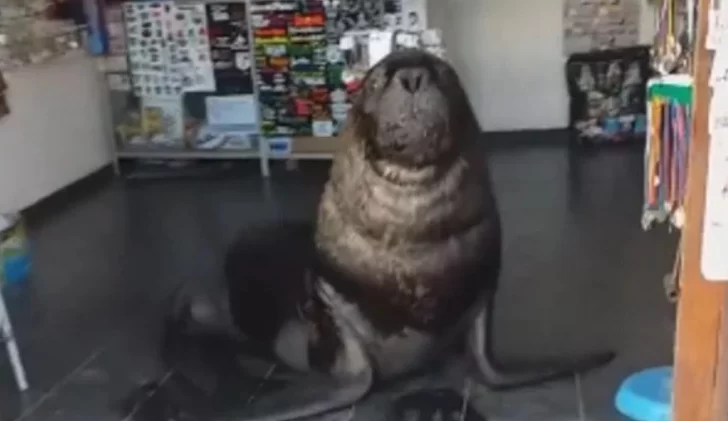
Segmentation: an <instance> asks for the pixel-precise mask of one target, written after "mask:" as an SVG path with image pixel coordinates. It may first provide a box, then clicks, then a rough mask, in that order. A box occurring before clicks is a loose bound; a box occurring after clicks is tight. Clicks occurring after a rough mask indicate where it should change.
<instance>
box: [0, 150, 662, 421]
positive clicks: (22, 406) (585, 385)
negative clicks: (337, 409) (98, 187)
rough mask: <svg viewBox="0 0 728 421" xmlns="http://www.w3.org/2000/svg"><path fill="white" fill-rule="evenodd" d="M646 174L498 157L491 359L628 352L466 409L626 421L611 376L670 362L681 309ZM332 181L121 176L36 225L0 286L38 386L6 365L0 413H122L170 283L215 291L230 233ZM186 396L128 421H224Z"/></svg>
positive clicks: (301, 210)
mask: <svg viewBox="0 0 728 421" xmlns="http://www.w3.org/2000/svg"><path fill="white" fill-rule="evenodd" d="M641 163H642V157H641V154H640V153H639V152H634V151H626V150H622V151H604V152H602V153H599V154H597V155H593V156H585V157H581V158H578V159H573V158H570V155H569V154H568V153H567V151H566V150H565V149H562V148H558V147H545V148H541V149H539V148H536V149H522V150H504V151H500V152H497V153H495V154H493V156H492V166H493V176H494V180H495V183H496V188H497V190H498V197H499V202H500V207H501V210H502V214H503V223H504V228H505V237H506V239H505V241H506V243H505V272H504V274H503V280H502V291H501V292H500V296H499V303H500V307H499V309H498V311H497V321H496V325H497V333H496V340H497V342H498V345H497V349H498V352H499V354H500V355H502V356H503V357H504V359H506V358H507V359H511V358H513V359H531V358H538V357H540V356H545V357H553V356H558V355H561V354H567V355H568V354H576V353H580V352H586V351H589V350H596V349H603V348H607V347H611V348H614V349H615V350H616V351H618V353H619V356H618V358H617V359H616V361H615V362H614V363H612V364H611V365H610V366H608V367H606V368H604V369H602V370H599V371H597V372H594V373H591V374H589V375H586V376H584V377H582V378H579V379H577V380H578V381H574V380H570V381H562V382H556V383H554V384H548V385H545V386H543V387H540V388H532V389H527V390H519V391H513V392H507V393H492V392H490V391H488V390H486V389H484V388H481V387H479V386H477V385H475V386H473V388H472V394H471V397H472V399H471V403H472V406H473V407H474V408H476V409H477V410H478V411H480V412H482V413H483V414H485V415H487V417H488V419H489V420H492V421H531V420H534V421H551V420H553V421H557V420H558V421H571V420H585V419H586V420H591V421H611V420H620V419H621V418H620V417H619V416H618V415H617V414H616V413H615V412H614V410H613V408H612V398H613V394H614V391H615V388H616V386H617V385H618V383H619V381H620V380H621V379H623V378H624V377H625V376H626V375H628V374H629V373H631V372H633V371H635V370H638V369H642V368H646V367H650V366H654V365H659V364H665V363H668V362H669V361H670V354H671V342H672V330H673V321H672V317H673V314H672V308H671V306H670V305H668V303H667V302H666V300H665V298H664V292H663V290H662V283H661V278H662V276H663V274H664V273H665V272H666V271H667V270H668V269H669V268H670V267H671V264H672V256H673V249H674V245H675V238H674V236H670V235H668V234H667V233H666V230H665V229H656V230H653V231H650V232H646V233H645V232H643V231H642V230H641V228H640V224H639V221H640V212H641V202H642V191H641V189H642V187H641V186H642V170H641ZM319 165H320V164H319ZM325 176H326V171H325V170H324V169H322V168H316V165H304V166H303V167H302V169H301V171H300V172H298V173H294V174H286V173H285V172H284V171H283V170H282V169H280V170H278V171H276V173H275V176H274V179H273V180H272V181H271V182H270V183H267V184H266V183H263V182H261V180H260V179H259V178H258V177H257V176H255V175H254V174H253V173H252V172H251V173H250V174H247V173H246V174H242V173H241V174H240V175H239V176H238V177H226V178H220V179H209V178H208V179H204V180H203V179H200V180H184V181H181V180H177V181H174V180H171V181H170V180H168V181H151V182H136V181H135V182H127V183H122V182H119V183H117V184H115V185H113V186H111V187H109V188H108V189H106V190H104V191H102V192H100V193H98V194H95V195H94V196H93V197H89V198H87V199H85V200H83V201H82V202H80V203H76V204H74V205H73V206H71V207H69V208H67V209H65V210H63V211H62V212H60V213H58V214H57V215H55V216H54V217H53V218H51V219H49V220H47V221H44V222H43V223H42V224H39V225H38V226H35V227H33V229H32V239H33V246H34V259H35V260H34V264H35V267H34V274H33V277H32V280H30V281H29V282H28V283H27V284H24V285H21V286H17V287H11V288H8V289H6V291H5V294H6V299H7V301H8V305H9V307H10V310H11V313H12V316H13V321H14V324H15V327H16V330H17V335H18V337H19V340H20V342H21V348H22V352H23V357H24V359H25V363H26V365H27V369H28V374H29V378H30V381H31V383H32V389H31V391H30V392H29V393H27V394H26V395H24V396H20V395H18V394H17V393H16V392H15V390H14V383H13V382H12V377H11V374H10V370H9V367H8V363H7V361H6V360H5V356H4V355H0V420H1V421H9V420H16V419H22V420H59V421H60V420H64V421H65V420H69V421H83V420H93V421H103V420H120V419H123V418H124V415H125V414H124V411H123V410H122V409H123V406H124V405H123V402H121V401H120V399H122V398H123V397H124V396H125V394H126V393H127V392H128V391H129V390H130V388H132V387H133V386H134V385H138V384H141V383H143V382H144V381H147V380H150V379H153V378H159V377H162V376H164V374H165V373H166V368H165V367H164V366H163V365H162V364H160V361H159V358H158V353H159V350H158V345H159V332H160V328H161V323H160V316H161V314H162V306H161V303H163V301H164V299H165V298H166V296H167V295H168V294H169V293H170V291H171V290H172V288H173V287H174V286H175V285H177V284H178V283H180V282H191V283H195V284H196V285H199V287H200V288H207V287H210V286H213V287H214V286H216V285H217V284H218V283H219V281H220V277H221V276H220V270H221V265H220V261H221V255H222V253H223V251H224V247H225V244H226V243H227V242H228V241H229V240H230V239H231V237H232V235H234V233H235V231H236V230H237V228H239V227H241V226H243V225H245V224H254V223H257V222H260V221H263V220H271V219H274V218H278V217H307V216H311V215H313V212H314V209H315V203H316V200H317V198H318V194H319V192H320V189H321V184H322V181H323V179H324V178H325ZM463 371H464V370H463V368H462V367H461V365H460V364H458V363H457V361H456V363H455V364H454V365H453V366H450V367H448V368H446V369H445V370H444V372H445V375H440V374H437V375H435V374H433V375H432V376H430V378H428V379H422V380H421V381H420V382H419V383H422V382H424V383H426V384H428V385H430V386H432V384H433V383H442V384H445V385H451V386H453V387H456V388H460V387H462V382H463V377H464V376H463V374H464V373H463ZM257 386H258V385H257V384H256V383H251V384H247V385H241V386H239V388H238V389H236V390H235V393H234V394H233V395H231V396H227V397H226V399H233V400H236V401H238V402H245V401H246V400H247V399H248V396H249V395H250V394H251V393H259V392H256V391H257V390H259V389H258V387H257ZM182 389H183V387H182V384H181V382H179V381H176V380H175V375H174V374H172V375H171V377H169V381H168V382H167V386H166V388H163V390H162V391H160V392H159V393H158V395H157V396H156V397H154V398H152V400H151V402H148V403H147V404H146V405H145V406H143V407H141V408H137V410H138V412H137V414H136V417H135V419H138V420H149V421H167V420H168V419H170V417H169V414H164V413H160V412H159V408H157V407H155V406H154V400H155V399H158V398H159V397H160V396H162V397H163V396H165V394H179V395H181V396H184V399H185V402H186V403H187V404H189V406H190V407H189V408H188V409H189V411H191V412H192V413H197V414H198V417H197V418H198V419H201V420H208V419H209V420H212V419H215V417H214V416H213V415H211V412H214V411H212V410H211V408H212V407H213V406H214V405H205V404H203V403H204V402H208V403H209V401H210V399H207V400H204V399H202V398H201V397H200V396H197V397H195V396H194V394H193V393H192V392H190V391H185V390H182ZM231 393H232V392H231ZM387 399H389V397H388V395H386V394H385V395H383V394H375V395H374V396H372V397H371V398H370V399H369V400H368V402H367V403H366V404H363V405H360V406H358V407H357V408H356V417H355V419H357V420H372V421H374V420H376V419H377V418H380V417H381V416H380V415H377V414H375V412H377V411H378V410H379V408H380V407H381V404H382V402H386V401H387ZM128 409H129V408H126V410H128ZM155 410H157V412H156V413H155V412H154V411H155ZM340 415H341V416H340V419H349V418H350V417H348V415H350V414H349V413H348V412H347V414H340ZM178 419H179V418H178Z"/></svg>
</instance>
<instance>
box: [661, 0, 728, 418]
mask: <svg viewBox="0 0 728 421" xmlns="http://www.w3.org/2000/svg"><path fill="white" fill-rule="evenodd" d="M710 3H711V1H710V0H699V4H698V26H697V37H696V48H695V56H694V71H693V73H694V75H693V77H694V82H695V86H694V94H693V95H694V100H693V139H692V143H691V146H690V160H689V162H690V168H689V170H688V182H687V183H688V186H687V197H686V215H687V222H686V225H685V227H684V228H683V233H682V235H683V237H682V248H681V249H682V250H681V253H682V262H683V263H682V270H681V277H680V278H681V289H680V301H679V304H678V315H677V331H676V336H675V361H674V364H675V379H674V396H673V421H728V406H727V405H726V402H728V373H727V372H726V371H728V364H727V362H728V354H727V353H728V314H726V307H727V306H728V284H727V283H711V282H707V281H706V280H705V279H704V278H703V276H702V274H701V271H700V248H701V240H702V231H703V209H704V207H705V184H706V175H707V167H708V145H709V142H710V138H709V134H708V110H709V107H710V96H711V92H710V87H709V75H710V67H711V61H712V57H711V56H712V54H711V53H710V52H709V51H708V50H706V48H705V39H706V36H707V29H708V13H709V11H710ZM724 7H725V6H724ZM726 252H727V253H728V244H726ZM726 258H728V254H727V255H726Z"/></svg>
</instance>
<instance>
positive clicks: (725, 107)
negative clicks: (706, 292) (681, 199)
mask: <svg viewBox="0 0 728 421" xmlns="http://www.w3.org/2000/svg"><path fill="white" fill-rule="evenodd" d="M713 7H714V9H713V10H712V18H713V19H714V22H713V23H714V24H713V25H710V26H709V28H708V29H709V33H708V39H707V40H706V42H707V45H706V47H707V48H712V49H715V55H714V56H713V64H712V67H711V70H710V85H711V87H712V88H713V94H712V97H711V99H710V109H709V113H708V132H709V135H710V136H709V139H710V140H709V142H710V144H709V146H708V175H707V180H706V188H705V211H704V212H705V213H704V216H703V240H702V247H701V256H700V270H701V272H702V274H703V277H704V278H705V279H707V280H709V281H718V282H728V37H726V36H725V35H726V34H728V28H727V27H726V26H725V25H722V24H720V23H722V22H728V20H726V18H728V7H723V8H718V2H714V3H713Z"/></svg>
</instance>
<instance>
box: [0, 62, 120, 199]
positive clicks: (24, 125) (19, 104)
mask: <svg viewBox="0 0 728 421" xmlns="http://www.w3.org/2000/svg"><path fill="white" fill-rule="evenodd" d="M5 78H6V79H7V82H8V104H9V106H10V115H8V116H6V117H4V118H2V119H0V212H8V211H13V210H18V209H22V208H25V207H27V206H29V205H31V204H33V203H35V202H36V201H38V200H40V199H42V198H44V197H46V196H48V195H49V194H51V193H53V192H55V191H56V190H58V189H60V188H62V187H64V186H66V185H68V184H69V183H72V182H73V181H76V180H77V179H79V178H82V177H84V176H85V175H87V174H89V173H91V172H93V171H94V170H96V169H98V168H100V167H102V166H104V165H105V164H107V163H108V162H110V160H111V148H110V142H109V140H108V139H109V138H108V136H107V127H109V126H108V121H109V120H108V113H107V110H108V102H107V101H106V98H107V97H106V93H105V90H104V89H102V88H103V86H104V85H103V84H102V82H103V80H102V79H101V77H100V75H99V73H98V71H97V70H96V66H95V63H94V61H93V59H92V58H90V57H87V56H85V55H84V54H83V53H81V52H74V53H71V54H69V55H68V56H66V57H63V58H61V59H59V60H57V61H53V62H50V63H46V64H41V65H37V66H30V67H27V68H24V69H23V70H22V71H19V72H12V73H6V74H5Z"/></svg>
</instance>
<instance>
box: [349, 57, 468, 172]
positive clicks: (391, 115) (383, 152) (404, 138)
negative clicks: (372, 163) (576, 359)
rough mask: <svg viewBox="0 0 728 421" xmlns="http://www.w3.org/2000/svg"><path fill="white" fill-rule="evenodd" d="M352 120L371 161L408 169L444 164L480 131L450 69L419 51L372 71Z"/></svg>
mask: <svg viewBox="0 0 728 421" xmlns="http://www.w3.org/2000/svg"><path fill="white" fill-rule="evenodd" d="M350 119H351V122H352V124H353V129H354V130H355V131H356V134H357V138H358V139H360V140H362V141H364V142H366V150H367V153H368V154H370V155H371V156H370V158H373V159H376V160H382V161H386V162H391V163H394V164H397V165H400V166H406V167H424V166H429V165H432V164H437V163H439V162H442V161H443V160H445V159H446V158H447V157H449V156H453V155H455V153H456V152H457V151H458V150H459V148H460V147H461V146H462V142H465V141H469V140H468V139H470V138H472V137H473V136H471V133H469V131H473V130H475V131H477V130H478V129H477V122H476V121H475V117H474V116H473V113H472V110H471V108H470V103H469V102H468V98H467V96H466V94H465V90H464V89H463V87H462V84H461V83H460V79H459V78H458V76H457V74H456V73H455V70H454V69H453V68H452V66H450V65H449V64H448V63H446V62H445V61H444V60H441V59H440V58H438V57H436V56H434V55H432V54H429V53H427V52H425V51H422V50H415V49H405V50H400V51H395V52H393V53H391V54H389V55H388V56H386V57H385V58H384V59H382V60H381V61H380V62H379V63H377V64H376V65H375V66H374V67H373V68H371V69H370V70H369V72H368V73H367V75H366V77H365V78H364V80H363V81H362V84H361V87H360V90H359V92H358V94H357V98H356V100H355V101H354V104H353V106H352V110H351V114H350Z"/></svg>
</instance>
